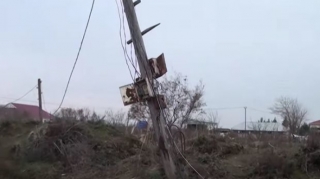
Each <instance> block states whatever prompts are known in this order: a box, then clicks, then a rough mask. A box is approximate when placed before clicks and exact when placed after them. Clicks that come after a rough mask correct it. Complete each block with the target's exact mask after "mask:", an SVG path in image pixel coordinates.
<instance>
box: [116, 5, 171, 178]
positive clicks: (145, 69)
mask: <svg viewBox="0 0 320 179" xmlns="http://www.w3.org/2000/svg"><path fill="white" fill-rule="evenodd" d="M122 2H123V5H124V11H125V13H126V17H127V21H128V25H129V29H130V34H131V39H132V42H133V45H134V49H135V54H136V56H137V60H138V63H139V68H140V74H141V78H142V79H145V80H146V81H147V83H151V86H152V87H153V81H154V80H153V73H152V70H151V67H150V65H149V63H148V57H147V53H146V50H145V46H144V42H143V39H142V34H141V30H140V27H139V24H138V20H137V15H136V12H135V9H134V6H135V5H137V4H138V3H133V2H132V0H122ZM154 95H155V97H153V98H156V100H154V99H148V100H147V104H148V107H149V110H150V114H151V118H152V124H153V129H154V131H155V134H156V137H157V140H158V147H159V149H160V153H161V159H162V164H163V168H164V170H165V173H166V176H167V177H168V178H169V179H176V178H177V174H176V166H175V164H174V160H173V158H175V157H173V155H174V152H173V147H174V144H173V141H172V139H171V138H170V137H169V135H168V133H167V131H168V129H167V124H166V121H165V119H164V116H163V113H162V111H161V109H159V108H160V106H159V103H157V101H158V99H157V98H158V96H157V94H154ZM158 102H159V101H158Z"/></svg>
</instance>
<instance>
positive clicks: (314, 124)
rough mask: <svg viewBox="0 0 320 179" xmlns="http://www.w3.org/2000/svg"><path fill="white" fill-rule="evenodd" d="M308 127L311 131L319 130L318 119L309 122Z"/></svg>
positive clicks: (319, 123)
mask: <svg viewBox="0 0 320 179" xmlns="http://www.w3.org/2000/svg"><path fill="white" fill-rule="evenodd" d="M309 126H310V129H311V130H313V131H320V120H317V121H313V122H311V123H309Z"/></svg>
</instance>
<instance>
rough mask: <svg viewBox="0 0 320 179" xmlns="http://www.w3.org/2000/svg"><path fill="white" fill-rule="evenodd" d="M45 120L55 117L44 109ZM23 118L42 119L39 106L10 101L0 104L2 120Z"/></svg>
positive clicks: (0, 117) (0, 118)
mask: <svg viewBox="0 0 320 179" xmlns="http://www.w3.org/2000/svg"><path fill="white" fill-rule="evenodd" d="M42 118H43V120H44V121H49V120H51V119H53V116H52V115H51V114H50V113H48V112H46V111H44V110H42ZM10 119H13V120H14V119H23V120H30V121H40V118H39V107H38V106H34V105H29V104H19V103H9V104H6V105H0V120H10Z"/></svg>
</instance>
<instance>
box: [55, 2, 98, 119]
mask: <svg viewBox="0 0 320 179" xmlns="http://www.w3.org/2000/svg"><path fill="white" fill-rule="evenodd" d="M94 4H95V0H92V5H91V9H90V13H89V17H88V20H87V24H86V28H85V30H84V33H83V36H82V39H81V43H80V47H79V50H78V53H77V57H76V59H75V62H74V64H73V67H72V70H71V73H70V76H69V79H68V82H67V86H66V88H65V91H64V94H63V97H62V100H61V102H60V104H59V107H58V109H56V111H55V112H54V113H53V115H54V114H55V113H56V112H58V110H59V109H60V108H61V106H62V104H63V102H64V98H65V97H66V94H67V91H68V88H69V84H70V81H71V77H72V75H73V71H74V69H75V67H76V65H77V62H78V59H79V55H80V52H81V49H82V44H83V42H84V39H85V37H86V34H87V30H88V27H89V23H90V20H91V15H92V11H93V8H94Z"/></svg>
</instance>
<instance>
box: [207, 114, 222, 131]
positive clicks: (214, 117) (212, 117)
mask: <svg viewBox="0 0 320 179" xmlns="http://www.w3.org/2000/svg"><path fill="white" fill-rule="evenodd" d="M218 116H219V115H218V112H217V111H216V112H213V111H210V112H208V113H206V120H207V121H208V122H209V123H210V124H211V125H212V129H213V130H215V129H217V128H218V127H219V123H220V121H219V119H218Z"/></svg>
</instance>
